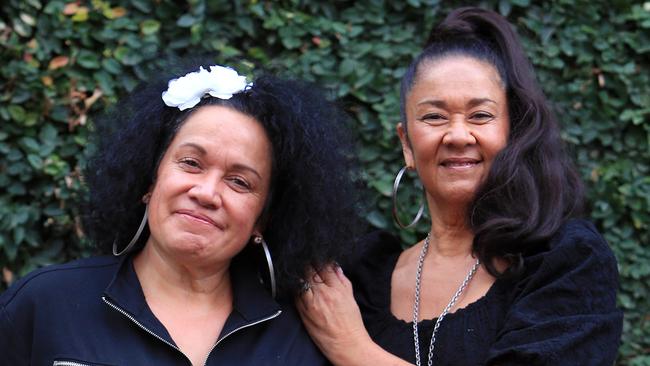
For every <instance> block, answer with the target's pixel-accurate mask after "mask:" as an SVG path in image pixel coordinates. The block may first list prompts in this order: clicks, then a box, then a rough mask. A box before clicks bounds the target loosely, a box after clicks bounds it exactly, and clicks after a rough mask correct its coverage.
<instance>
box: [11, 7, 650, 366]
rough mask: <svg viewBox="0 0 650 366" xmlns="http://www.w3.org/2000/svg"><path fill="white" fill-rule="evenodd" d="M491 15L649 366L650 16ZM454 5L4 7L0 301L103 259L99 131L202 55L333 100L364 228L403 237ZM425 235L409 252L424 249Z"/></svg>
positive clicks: (649, 11)
mask: <svg viewBox="0 0 650 366" xmlns="http://www.w3.org/2000/svg"><path fill="white" fill-rule="evenodd" d="M464 4H467V3H464ZM479 4H480V5H481V6H483V7H487V8H491V9H495V10H497V11H499V12H500V13H501V14H503V15H506V16H507V17H508V18H509V19H510V20H511V21H512V23H513V24H514V25H515V26H516V28H517V30H518V32H519V33H520V35H521V36H522V37H523V40H524V43H525V47H526V50H527V52H528V54H529V56H530V58H531V60H532V61H533V63H534V64H535V66H536V68H537V71H538V77H539V79H540V81H541V83H542V85H543V87H544V90H545V91H546V93H547V94H548V96H549V97H550V99H551V100H552V101H553V102H554V106H555V109H556V111H557V113H558V115H559V117H560V120H561V121H562V123H563V127H564V134H563V137H564V138H565V140H566V141H567V142H568V143H569V144H570V146H571V148H572V151H573V153H574V154H575V157H576V161H577V162H578V164H579V167H580V169H581V172H582V175H583V177H584V180H585V182H586V183H587V185H588V188H589V198H590V202H591V207H592V212H591V218H592V220H593V221H594V222H595V223H596V224H597V226H598V227H599V229H600V231H601V232H602V233H603V234H604V235H605V237H606V238H607V240H608V241H609V243H610V244H611V246H612V249H613V250H614V252H615V253H616V256H617V258H618V260H619V270H620V273H621V291H620V295H619V305H620V307H621V308H622V309H624V311H625V314H626V315H625V328H624V337H623V344H622V346H621V348H620V358H619V361H618V364H620V365H650V300H649V299H650V285H649V283H650V247H649V246H650V174H649V169H650V120H649V119H650V2H645V3H644V2H643V1H642V0H641V1H639V0H637V1H628V0H616V1H602V2H600V1H581V0H555V1H546V2H544V5H534V4H533V2H532V1H529V0H501V1H496V0H493V1H483V2H480V3H479ZM457 5H460V3H456V2H454V1H445V2H442V1H435V0H423V1H420V0H409V1H380V0H359V1H344V0H339V1H333V2H316V1H298V0H294V1H255V0H251V1H225V0H212V1H211V0H205V1H200V0H191V1H187V2H184V1H172V0H132V1H100V0H92V1H81V0H79V1H63V0H50V1H45V0H4V1H2V4H1V5H0V65H2V66H0V269H1V270H2V277H1V278H0V289H2V288H6V286H7V284H8V283H11V282H12V281H13V280H15V279H16V278H17V277H20V276H22V275H24V274H25V273H27V272H29V271H31V270H33V269H34V268H36V267H39V266H43V265H47V264H50V263H57V262H63V261H67V260H70V259H73V258H77V257H80V256H86V255H90V254H91V253H92V252H93V248H92V246H91V245H90V244H89V243H88V242H87V241H85V240H84V236H83V228H82V227H81V226H80V220H79V218H78V209H77V206H78V202H79V200H80V199H81V198H82V197H83V191H82V188H83V177H81V175H80V170H81V167H83V165H84V162H85V157H86V156H87V154H88V150H89V148H90V146H89V145H88V144H87V136H88V133H89V130H90V129H91V128H92V120H93V117H94V116H96V115H97V113H98V112H99V111H101V110H103V109H104V108H106V107H107V106H109V105H111V104H112V103H114V102H115V101H116V100H117V98H119V97H121V96H123V95H124V94H125V93H127V92H129V91H130V90H132V89H133V88H134V87H135V85H137V84H138V83H139V82H140V81H141V80H144V79H145V78H146V75H147V73H148V72H149V71H150V70H152V69H153V68H155V67H156V66H157V65H158V64H160V62H161V59H164V58H169V57H173V56H184V55H188V54H193V53H203V54H205V53H209V54H211V55H214V58H215V62H218V63H223V64H230V65H234V66H236V67H237V68H239V69H240V70H246V71H247V72H249V73H254V72H256V71H257V70H259V69H262V68H264V69H266V70H270V71H273V72H276V73H279V74H283V75H289V76H295V77H298V78H303V79H308V80H312V81H315V82H317V83H319V84H321V85H323V86H325V87H327V88H329V89H330V90H331V91H332V97H333V98H338V99H339V100H340V101H341V102H342V105H343V106H345V108H346V109H347V110H348V111H349V113H350V114H351V116H352V117H353V121H352V122H353V124H354V126H353V128H354V131H355V133H356V135H357V137H358V141H359V142H360V151H359V154H360V159H361V161H362V163H363V168H364V171H363V175H362V178H363V179H364V180H365V181H366V182H367V187H368V191H369V204H368V211H367V213H366V215H367V217H366V218H367V220H368V221H369V222H370V223H371V224H372V225H374V226H376V227H379V228H386V229H389V230H394V231H396V232H397V231H398V230H397V229H396V227H395V226H394V225H393V223H392V221H391V219H390V202H389V194H390V187H391V184H392V179H393V177H394V174H395V173H396V172H397V170H398V169H399V168H400V167H401V165H402V161H401V154H400V149H399V144H398V140H397V138H396V137H395V132H394V125H395V123H396V122H397V120H398V115H399V107H398V99H399V97H398V81H399V78H400V76H401V75H402V74H403V72H404V70H405V68H406V67H407V65H408V63H409V61H410V59H411V58H412V57H413V56H414V55H415V54H416V53H417V52H418V50H419V49H420V46H421V45H422V43H423V41H424V38H425V37H426V35H427V33H428V30H429V29H430V27H431V26H432V25H433V24H434V23H435V22H437V21H439V20H440V19H441V18H442V17H444V15H445V14H446V13H448V11H449V10H450V9H452V8H453V7H455V6H457ZM143 133H144V132H143ZM406 195H410V196H411V198H412V199H414V197H416V196H417V194H416V192H414V191H408V190H407V191H406ZM410 209H411V213H414V211H415V207H411V208H410ZM423 230H426V228H424V227H420V228H419V231H418V232H417V233H416V232H400V234H401V235H402V236H403V237H404V239H405V240H409V241H413V240H414V238H415V236H416V235H419V234H421V233H422V231H423Z"/></svg>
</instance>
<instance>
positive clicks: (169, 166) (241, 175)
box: [147, 106, 272, 264]
mask: <svg viewBox="0 0 650 366" xmlns="http://www.w3.org/2000/svg"><path fill="white" fill-rule="evenodd" d="M271 156H272V147H271V142H270V141H269V139H268V137H267V136H266V133H265V131H264V128H263V127H262V126H261V125H260V124H259V123H258V122H257V121H256V120H255V119H253V118H252V117H249V116H247V115H244V114H242V113H240V112H237V111H235V110H233V109H230V108H228V107H224V106H205V107H201V108H200V109H199V110H197V111H195V112H194V113H193V114H192V115H190V117H189V118H188V119H187V121H185V123H184V124H183V125H182V127H181V128H180V130H179V131H178V133H177V134H176V136H175V137H174V139H173V140H172V142H171V144H170V146H169V148H168V149H167V151H166V152H165V154H164V156H163V158H162V160H161V162H160V166H159V167H158V172H157V176H156V181H155V184H154V187H153V190H152V192H151V200H150V201H149V228H150V231H151V236H150V238H149V241H148V242H147V245H148V246H150V245H151V246H153V249H155V250H157V251H159V253H160V254H162V255H164V256H165V257H168V258H173V259H178V260H182V261H185V260H194V261H196V260H199V261H201V262H203V263H208V264H215V263H227V262H229V261H230V259H231V258H232V257H234V256H235V255H236V254H237V253H238V252H239V251H240V250H241V249H243V248H244V246H245V245H246V243H247V242H248V240H249V238H250V236H251V234H252V233H253V232H254V231H257V230H259V228H258V227H256V225H257V219H258V217H259V216H260V214H261V212H262V209H263V207H264V204H265V202H266V198H267V195H268V193H269V184H270V180H271Z"/></svg>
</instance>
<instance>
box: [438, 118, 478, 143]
mask: <svg viewBox="0 0 650 366" xmlns="http://www.w3.org/2000/svg"><path fill="white" fill-rule="evenodd" d="M442 143H443V144H445V145H449V146H454V147H465V146H467V145H472V144H475V143H476V137H474V135H473V133H472V129H471V126H470V125H469V124H468V122H467V121H465V120H464V118H461V117H458V118H454V119H452V120H451V121H450V123H449V125H448V128H447V131H446V132H445V135H444V136H443V138H442Z"/></svg>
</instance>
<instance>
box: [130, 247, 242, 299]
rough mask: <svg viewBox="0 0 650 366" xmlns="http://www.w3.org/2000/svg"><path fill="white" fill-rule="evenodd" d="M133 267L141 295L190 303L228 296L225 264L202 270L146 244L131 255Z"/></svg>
mask: <svg viewBox="0 0 650 366" xmlns="http://www.w3.org/2000/svg"><path fill="white" fill-rule="evenodd" d="M133 266H134V268H135V271H136V274H137V275H138V280H139V281H140V283H141V285H142V288H143V290H144V291H145V294H156V296H157V297H165V298H167V299H177V300H182V301H188V302H194V303H196V302H204V303H215V302H221V301H223V300H226V301H231V299H232V288H231V283H230V274H229V271H228V267H229V263H226V264H224V265H221V266H212V267H210V268H209V269H207V270H206V269H205V268H204V267H198V266H191V265H187V264H184V263H179V262H178V261H176V260H174V259H173V258H169V257H168V256H165V254H164V253H161V252H160V251H158V250H156V248H155V247H154V246H153V245H149V244H147V245H145V247H144V249H142V251H141V252H140V253H138V254H137V255H136V257H135V258H134V260H133ZM224 295H225V296H224Z"/></svg>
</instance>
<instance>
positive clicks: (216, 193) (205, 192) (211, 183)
mask: <svg viewBox="0 0 650 366" xmlns="http://www.w3.org/2000/svg"><path fill="white" fill-rule="evenodd" d="M215 182H218V181H215V180H212V179H202V180H200V181H198V182H196V183H195V184H194V185H193V186H192V187H191V188H190V190H189V192H188V193H189V196H190V198H191V199H192V200H194V201H195V202H196V203H198V204H199V205H201V206H202V207H205V208H209V209H216V208H219V207H221V203H222V193H223V187H222V184H221V183H216V184H215Z"/></svg>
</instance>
